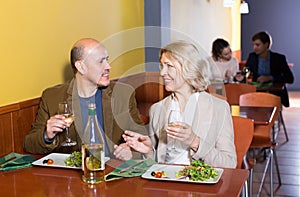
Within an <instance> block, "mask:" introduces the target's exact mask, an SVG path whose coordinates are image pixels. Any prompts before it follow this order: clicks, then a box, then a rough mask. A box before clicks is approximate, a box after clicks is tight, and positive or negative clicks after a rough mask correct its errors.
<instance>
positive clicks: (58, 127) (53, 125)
mask: <svg viewBox="0 0 300 197" xmlns="http://www.w3.org/2000/svg"><path fill="white" fill-rule="evenodd" d="M64 119H65V116H63V115H55V116H52V117H50V119H49V120H47V129H46V137H47V139H48V140H50V139H53V138H54V137H55V135H56V134H57V133H58V132H63V130H64V128H66V127H67V126H70V125H69V124H68V123H67V122H65V121H64Z"/></svg>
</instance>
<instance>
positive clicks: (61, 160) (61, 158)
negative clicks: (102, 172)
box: [32, 153, 110, 169]
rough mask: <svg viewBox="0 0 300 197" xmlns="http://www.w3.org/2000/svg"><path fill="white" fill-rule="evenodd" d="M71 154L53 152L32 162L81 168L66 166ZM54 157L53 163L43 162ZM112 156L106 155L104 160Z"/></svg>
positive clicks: (41, 164)
mask: <svg viewBox="0 0 300 197" xmlns="http://www.w3.org/2000/svg"><path fill="white" fill-rule="evenodd" d="M69 156H70V154H63V153H51V154H49V155H47V156H45V157H43V158H41V159H39V160H36V161H34V162H33V163H32V165H35V166H45V167H56V168H70V169H81V166H80V167H72V166H66V164H65V160H66V158H67V157H69ZM47 159H52V160H53V164H43V161H44V160H47ZM109 159H110V158H109V157H105V158H104V160H105V162H107V161H108V160H109Z"/></svg>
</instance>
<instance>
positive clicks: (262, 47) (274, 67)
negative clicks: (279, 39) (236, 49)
mask: <svg viewBox="0 0 300 197" xmlns="http://www.w3.org/2000/svg"><path fill="white" fill-rule="evenodd" d="M252 43H253V50H254V52H252V53H250V54H249V56H248V59H247V63H246V67H248V68H249V69H250V71H251V75H252V81H255V82H261V83H265V82H274V83H290V84H292V83H294V76H293V73H292V71H291V70H290V68H289V66H288V64H287V61H286V58H285V56H284V55H282V54H279V53H274V52H272V51H271V50H270V48H271V44H272V43H271V36H270V35H269V34H268V33H266V32H259V33H256V34H255V35H254V36H253V37H252ZM271 93H274V94H276V95H278V96H280V97H281V103H282V104H283V105H284V106H285V107H289V97H288V93H287V89H286V86H285V85H284V87H283V90H282V91H281V92H278V91H277V92H271Z"/></svg>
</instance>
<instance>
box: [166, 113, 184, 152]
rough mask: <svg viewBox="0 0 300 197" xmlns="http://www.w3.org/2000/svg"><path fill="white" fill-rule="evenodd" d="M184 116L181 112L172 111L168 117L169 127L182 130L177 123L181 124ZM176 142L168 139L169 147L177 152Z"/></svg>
mask: <svg viewBox="0 0 300 197" xmlns="http://www.w3.org/2000/svg"><path fill="white" fill-rule="evenodd" d="M181 121H182V116H181V113H180V111H179V110H171V111H170V114H169V117H168V127H176V128H180V127H181V126H180V125H178V124H176V122H181ZM175 143H176V140H175V139H174V138H171V137H168V146H169V147H171V151H174V152H175V151H176V147H175Z"/></svg>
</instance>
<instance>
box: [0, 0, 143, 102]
mask: <svg viewBox="0 0 300 197" xmlns="http://www.w3.org/2000/svg"><path fill="white" fill-rule="evenodd" d="M0 18H1V20H0V27H1V31H0V39H1V42H0V43H1V45H0V59H1V62H0V68H1V72H0V84H1V86H0V92H1V97H0V105H1V106H2V105H6V104H10V103H14V102H18V101H22V100H27V99H30V98H35V97H38V96H40V95H41V92H42V90H43V89H45V88H46V87H49V86H52V85H55V84H58V83H62V82H63V81H64V80H65V79H69V78H70V77H71V76H72V71H71V69H70V66H69V65H68V64H69V51H70V48H71V46H72V44H73V43H74V42H75V41H76V40H78V39H80V38H82V37H93V38H96V39H98V40H102V41H104V40H105V41H106V44H107V45H109V46H108V52H109V53H111V51H112V50H113V49H114V48H118V49H123V48H128V47H127V46H126V45H127V44H128V42H127V41H124V39H135V40H136V42H140V44H139V45H142V44H143V42H144V37H143V36H144V34H143V32H141V33H139V34H138V35H134V38H130V37H129V38H128V36H127V37H125V38H124V37H122V36H120V34H122V32H123V31H124V30H126V29H131V28H135V27H142V26H143V25H144V1H143V0H126V1H124V0H84V1H82V0H64V1H61V0H51V1H44V0H25V1H19V0H2V2H1V6H0ZM112 35H113V36H112ZM116 35H118V36H117V37H118V42H116V41H114V40H115V38H114V36H116ZM136 38H138V39H136ZM110 43H113V44H110ZM111 54H113V55H111V58H110V59H111V61H112V67H113V68H112V72H111V78H116V77H118V76H121V75H123V73H124V72H127V71H128V70H129V69H131V67H132V66H133V65H139V64H143V63H144V50H143V48H134V49H130V50H129V51H128V50H127V51H126V52H122V51H121V50H120V52H119V53H118V54H116V53H111ZM141 71H144V68H143V67H142V66H141V67H138V68H136V69H135V70H134V72H141Z"/></svg>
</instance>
